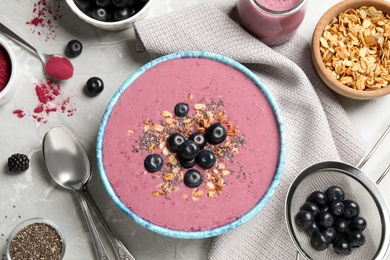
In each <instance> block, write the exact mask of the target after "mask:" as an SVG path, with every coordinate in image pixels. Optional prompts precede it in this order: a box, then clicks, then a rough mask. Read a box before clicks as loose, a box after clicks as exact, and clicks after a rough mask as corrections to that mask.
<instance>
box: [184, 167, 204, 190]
mask: <svg viewBox="0 0 390 260" xmlns="http://www.w3.org/2000/svg"><path fill="white" fill-rule="evenodd" d="M202 182H203V177H202V174H201V173H200V172H199V171H198V170H195V169H190V170H188V171H187V172H186V173H185V174H184V184H185V185H186V186H187V187H189V188H196V187H199V185H200V184H202Z"/></svg>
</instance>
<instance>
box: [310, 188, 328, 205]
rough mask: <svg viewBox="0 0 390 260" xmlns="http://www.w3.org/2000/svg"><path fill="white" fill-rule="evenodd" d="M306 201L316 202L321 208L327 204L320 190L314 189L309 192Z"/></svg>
mask: <svg viewBox="0 0 390 260" xmlns="http://www.w3.org/2000/svg"><path fill="white" fill-rule="evenodd" d="M307 201H310V202H313V203H316V204H317V206H318V207H319V208H320V209H321V208H324V207H326V206H327V205H328V199H327V197H326V195H325V193H323V192H322V191H314V192H312V193H310V195H309V197H308V198H307Z"/></svg>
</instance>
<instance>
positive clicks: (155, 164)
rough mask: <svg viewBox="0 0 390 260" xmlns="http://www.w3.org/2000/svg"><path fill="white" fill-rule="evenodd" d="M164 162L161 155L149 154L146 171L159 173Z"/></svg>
mask: <svg viewBox="0 0 390 260" xmlns="http://www.w3.org/2000/svg"><path fill="white" fill-rule="evenodd" d="M163 164H164V160H163V158H162V157H161V155H159V154H155V153H153V154H149V155H148V156H146V158H145V161H144V166H145V169H146V170H147V171H148V172H157V171H159V170H161V168H162V167H163Z"/></svg>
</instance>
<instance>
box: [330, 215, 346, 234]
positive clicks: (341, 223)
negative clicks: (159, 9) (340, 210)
mask: <svg viewBox="0 0 390 260" xmlns="http://www.w3.org/2000/svg"><path fill="white" fill-rule="evenodd" d="M333 227H334V228H335V229H336V231H337V233H338V234H348V233H349V222H348V220H346V219H343V218H337V219H336V220H335V221H334V223H333Z"/></svg>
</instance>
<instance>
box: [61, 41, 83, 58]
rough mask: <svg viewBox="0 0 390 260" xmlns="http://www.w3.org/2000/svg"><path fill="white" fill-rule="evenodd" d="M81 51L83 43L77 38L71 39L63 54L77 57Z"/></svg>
mask: <svg viewBox="0 0 390 260" xmlns="http://www.w3.org/2000/svg"><path fill="white" fill-rule="evenodd" d="M82 51H83V45H82V44H81V42H80V41H78V40H71V41H69V42H68V44H67V45H66V48H65V55H66V56H67V57H69V58H74V57H77V56H79V55H80V54H81V52H82Z"/></svg>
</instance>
